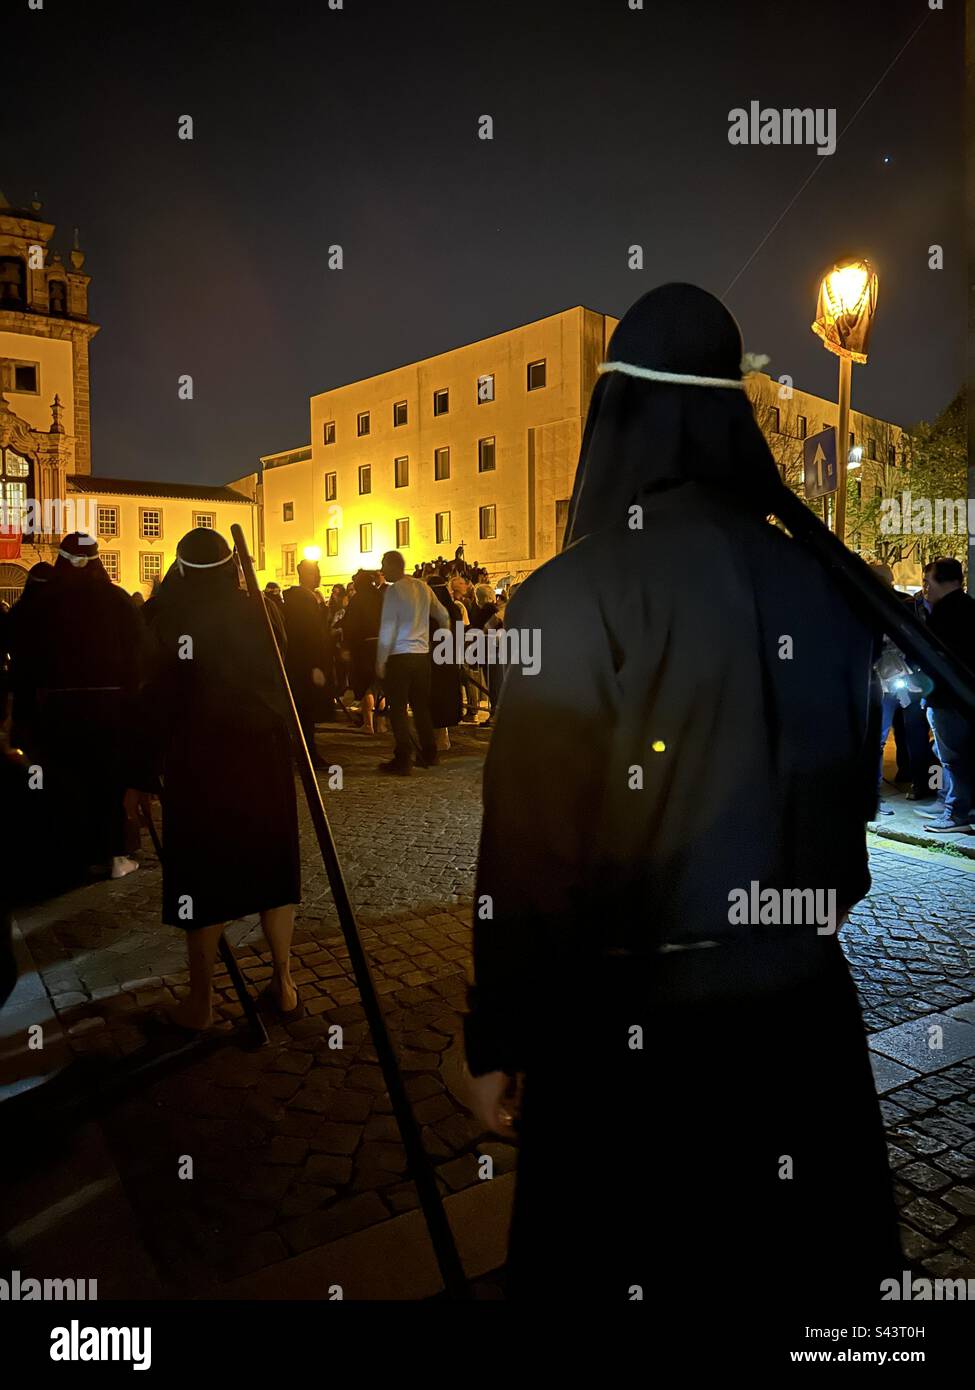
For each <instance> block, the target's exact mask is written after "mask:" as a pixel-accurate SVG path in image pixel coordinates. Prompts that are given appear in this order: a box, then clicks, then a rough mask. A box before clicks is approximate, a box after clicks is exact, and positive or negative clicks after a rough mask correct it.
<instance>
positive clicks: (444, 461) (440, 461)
mask: <svg viewBox="0 0 975 1390" xmlns="http://www.w3.org/2000/svg"><path fill="white" fill-rule="evenodd" d="M449 477H450V449H449V448H447V449H434V451H433V478H434V482H437V483H441V482H443V480H444V479H445V478H449Z"/></svg>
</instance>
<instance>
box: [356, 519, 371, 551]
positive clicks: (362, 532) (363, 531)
mask: <svg viewBox="0 0 975 1390" xmlns="http://www.w3.org/2000/svg"><path fill="white" fill-rule="evenodd" d="M359 550H360V551H361V553H362V554H363V555H368V554H369V552H370V550H372V522H371V521H367V522H365V523H364V524H363V525H362V526H360V527H359Z"/></svg>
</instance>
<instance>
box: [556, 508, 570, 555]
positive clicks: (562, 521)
mask: <svg viewBox="0 0 975 1390" xmlns="http://www.w3.org/2000/svg"><path fill="white" fill-rule="evenodd" d="M569 501H570V499H569V498H568V497H560V498H559V499H558V501H557V502H556V504H555V553H556V555H557V554H558V553H559V551H560V550H561V549H562V542H563V541H564V540H565V528H566V527H567V526H568V524H569Z"/></svg>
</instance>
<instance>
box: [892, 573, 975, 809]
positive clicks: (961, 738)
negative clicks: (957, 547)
mask: <svg viewBox="0 0 975 1390" xmlns="http://www.w3.org/2000/svg"><path fill="white" fill-rule="evenodd" d="M871 568H872V569H873V570H874V572H875V573H876V574H877V575H878V576H879V577H880V578H881V579H882V580H883V582H884V583H885V584H887V585H888V586H889V587H891V588H893V584H894V576H893V573H892V572H891V570H890V568H889V567H888V566H887V565H884V564H880V563H877V564H874V565H872V566H871ZM902 598H903V601H904V602H905V603H907V604H911V605H912V606H913V607H914V611H915V613H916V614H917V616H918V617H919V618H921V619H922V621H924V622H925V623H926V624H927V626H928V627H929V628H930V630H931V631H932V632H933V633H934V634H935V635H936V636H937V637H938V638H939V639H940V640H941V641H942V642H943V643H944V645H945V647H946V648H947V649H948V651H949V652H951V653H953V654H954V655H955V656H956V657H957V658H958V660H960V661H961V662H962V663H963V664H964V665H965V666H967V667H968V669H969V670H970V671H975V599H973V598H971V596H970V595H968V594H966V593H965V589H964V574H963V571H962V567H961V564H960V562H959V561H958V560H956V559H954V557H952V556H946V557H943V558H941V559H936V560H931V561H930V562H929V563H928V564H926V565H925V567H924V574H923V582H922V585H921V589H920V590H919V591H918V593H917V594H916V595H914V596H912V595H909V594H905V595H902ZM874 674H875V680H876V682H877V684H878V686H879V687H880V689H879V693H878V699H877V702H876V708H877V710H878V711H879V722H880V736H879V744H880V786H881V788H882V787H883V759H884V750H885V748H886V746H887V740H888V736H889V734H890V733H891V731H893V734H894V742H895V749H896V754H897V771H896V774H895V777H894V785H895V786H896V787H897V788H898V789H902V790H903V791H904V792H905V794H906V798H907V800H908V801H912V802H916V803H918V805H917V806H916V807H915V808H914V809H915V811H916V813H917V814H918V815H919V816H920V818H921V820H922V822H923V829H924V830H926V831H927V832H928V833H929V834H935V835H966V836H967V835H971V834H973V833H975V731H973V730H972V727H971V723H970V721H969V720H968V719H967V718H966V716H965V714H964V713H963V712H962V711H961V710H959V709H958V708H957V706H956V704H955V702H954V701H953V700H952V698H951V696H950V695H949V694H947V693H946V692H945V691H943V690H940V689H938V687H937V686H936V685H935V683H934V682H933V681H931V680H930V679H929V678H928V677H927V676H926V675H925V674H924V672H922V671H920V670H919V669H918V668H917V667H916V666H913V665H912V664H911V663H910V662H908V661H907V660H906V658H905V657H904V655H903V653H901V652H899V651H898V649H897V648H896V647H895V646H894V644H893V643H892V642H891V641H890V639H889V638H885V639H884V642H883V647H882V650H881V653H880V655H879V657H878V660H877V662H876V663H875V666H874ZM893 814H894V812H893V809H892V804H891V802H890V801H889V800H887V799H881V801H880V804H879V806H878V815H881V816H883V815H893Z"/></svg>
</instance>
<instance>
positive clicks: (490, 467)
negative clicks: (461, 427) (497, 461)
mask: <svg viewBox="0 0 975 1390" xmlns="http://www.w3.org/2000/svg"><path fill="white" fill-rule="evenodd" d="M477 471H478V473H493V472H494V435H493V434H492V435H491V437H490V439H479V440H478V441H477Z"/></svg>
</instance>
